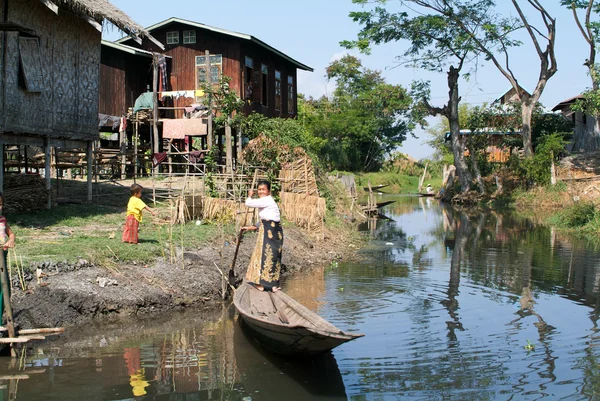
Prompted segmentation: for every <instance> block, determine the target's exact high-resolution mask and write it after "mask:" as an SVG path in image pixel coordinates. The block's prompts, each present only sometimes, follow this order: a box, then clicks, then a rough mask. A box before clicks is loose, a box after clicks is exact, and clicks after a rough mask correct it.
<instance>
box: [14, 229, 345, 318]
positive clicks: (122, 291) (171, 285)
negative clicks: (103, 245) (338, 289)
mask: <svg viewBox="0 0 600 401" xmlns="http://www.w3.org/2000/svg"><path fill="white" fill-rule="evenodd" d="M255 239H256V234H249V235H247V237H246V238H245V239H244V241H243V242H242V244H241V246H240V251H239V255H238V260H237V263H236V266H235V274H236V276H237V277H238V279H241V278H242V277H243V275H244V273H245V270H246V266H247V264H248V261H249V259H250V254H251V252H252V249H253V247H254V242H255ZM132 246H133V245H132ZM354 249H355V247H354V246H353V245H351V244H349V243H348V242H347V241H344V239H343V235H340V233H335V232H329V233H327V234H326V238H325V240H324V241H318V242H315V241H314V240H312V239H311V238H310V237H309V236H308V235H307V234H306V233H305V232H303V231H302V230H300V229H297V228H295V227H286V228H285V245H284V255H283V264H284V266H283V269H282V270H283V277H284V280H285V275H286V274H289V273H293V272H299V271H302V270H304V269H310V268H311V267H313V266H317V265H323V264H327V263H330V262H331V261H332V260H336V259H342V258H347V257H348V256H349V255H352V254H353V252H352V251H353V250H354ZM234 250H235V243H234V239H230V241H229V242H226V243H225V244H223V246H221V244H220V243H219V244H213V245H212V246H207V247H204V248H201V249H197V250H195V251H191V252H186V253H185V255H184V259H183V263H182V261H181V258H177V259H178V262H177V263H174V264H171V263H169V261H168V260H165V259H164V258H159V259H158V260H156V262H155V263H152V264H148V265H142V264H131V265H122V266H117V267H115V268H110V269H109V268H104V267H98V266H94V265H91V264H89V263H88V262H87V261H85V260H80V261H79V262H78V263H75V264H70V265H66V264H60V263H58V264H56V263H53V264H48V263H45V264H41V265H40V267H41V270H42V271H43V273H44V274H43V277H42V278H41V280H40V281H39V282H37V280H36V278H35V277H33V275H31V274H30V275H28V276H27V277H25V279H26V282H25V283H26V285H27V290H26V291H22V290H21V288H20V283H19V279H18V277H17V276H16V275H14V274H13V309H14V314H15V321H16V322H17V323H19V324H20V325H21V327H49V326H71V325H77V324H81V323H84V322H86V321H89V320H90V319H95V320H113V319H116V318H118V317H119V316H130V315H132V314H146V313H156V312H164V311H170V310H176V309H182V308H185V307H188V306H202V305H205V306H211V305H217V304H219V303H220V302H221V274H220V273H219V271H218V269H217V268H216V267H215V263H216V264H217V265H218V266H219V267H220V268H221V269H222V270H223V271H225V273H226V272H227V269H228V268H229V265H230V263H231V260H232V259H233V253H234ZM27 279H28V280H27Z"/></svg>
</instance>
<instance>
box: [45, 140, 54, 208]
mask: <svg viewBox="0 0 600 401" xmlns="http://www.w3.org/2000/svg"><path fill="white" fill-rule="evenodd" d="M44 174H45V177H46V191H48V204H47V205H46V208H47V209H50V208H51V207H52V177H51V172H50V144H49V143H48V138H45V139H44Z"/></svg>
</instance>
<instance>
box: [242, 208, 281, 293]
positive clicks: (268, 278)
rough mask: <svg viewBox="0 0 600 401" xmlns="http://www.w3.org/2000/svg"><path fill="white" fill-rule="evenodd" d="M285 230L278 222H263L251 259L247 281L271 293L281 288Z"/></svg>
mask: <svg viewBox="0 0 600 401" xmlns="http://www.w3.org/2000/svg"><path fill="white" fill-rule="evenodd" d="M282 247H283V230H282V228H281V225H280V224H279V223H278V222H276V221H269V220H261V222H260V226H259V228H258V238H257V239H256V246H255V247H254V251H253V252H252V257H251V258H250V264H249V266H248V271H247V272H246V280H247V281H248V282H250V283H253V284H260V285H262V286H263V287H264V288H265V290H267V291H271V290H272V289H273V287H279V275H280V273H281V248H282Z"/></svg>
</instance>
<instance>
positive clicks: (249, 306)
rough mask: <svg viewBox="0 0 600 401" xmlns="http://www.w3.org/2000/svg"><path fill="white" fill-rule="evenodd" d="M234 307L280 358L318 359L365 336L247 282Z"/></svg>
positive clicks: (238, 293) (241, 289) (237, 292)
mask: <svg viewBox="0 0 600 401" xmlns="http://www.w3.org/2000/svg"><path fill="white" fill-rule="evenodd" d="M233 303H234V304H235V307H236V309H237V310H238V312H239V314H240V317H241V319H242V320H243V321H244V323H246V324H247V325H248V328H249V329H250V330H251V331H252V332H253V335H254V337H255V338H256V340H257V341H258V342H259V343H260V344H261V345H262V346H263V347H265V348H266V349H268V350H270V351H272V352H275V353H278V354H283V355H300V356H310V355H317V354H320V353H323V352H326V351H329V350H331V349H333V348H335V347H337V346H338V345H341V344H343V343H345V342H348V341H351V340H354V339H355V338H359V337H362V336H364V334H351V333H344V332H343V331H341V330H340V329H338V328H337V327H335V326H334V325H332V324H331V323H329V322H328V321H326V320H325V319H323V318H322V317H320V316H319V315H317V314H316V313H314V312H313V311H311V310H310V309H308V308H307V307H305V306H304V305H302V304H300V303H299V302H297V301H296V300H294V299H293V298H292V297H290V296H289V295H287V294H285V293H284V292H283V291H277V292H265V291H259V290H257V289H256V288H254V287H253V286H252V285H250V284H248V283H246V282H244V283H242V285H241V286H240V287H239V288H238V289H237V290H235V294H234V296H233Z"/></svg>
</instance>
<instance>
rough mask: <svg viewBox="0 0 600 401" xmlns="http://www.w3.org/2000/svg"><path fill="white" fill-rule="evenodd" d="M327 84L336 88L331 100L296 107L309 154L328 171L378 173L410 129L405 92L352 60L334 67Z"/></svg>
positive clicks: (347, 58)
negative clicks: (317, 158) (305, 133)
mask: <svg viewBox="0 0 600 401" xmlns="http://www.w3.org/2000/svg"><path fill="white" fill-rule="evenodd" d="M327 78H328V79H329V80H334V81H335V82H336V84H337V87H336V90H335V91H334V93H333V96H332V97H329V98H328V97H321V98H320V99H312V98H310V99H308V100H306V101H303V102H301V103H302V104H301V107H299V110H300V116H299V118H300V120H301V121H302V124H303V126H304V127H305V129H306V130H307V133H308V134H309V136H308V137H306V140H307V143H308V146H309V149H310V150H311V151H312V152H313V153H315V154H317V155H318V157H319V159H320V161H321V163H322V164H323V165H324V166H325V167H327V168H329V169H336V170H345V171H362V170H365V171H372V170H376V169H378V168H379V167H380V166H381V164H382V163H383V160H384V157H385V154H386V153H388V152H390V151H391V150H393V149H394V148H396V147H397V146H399V145H400V144H401V143H402V142H403V141H404V139H405V138H406V134H407V133H408V131H409V130H410V129H411V128H412V125H411V124H410V122H409V119H408V118H407V114H408V111H409V108H410V104H411V99H410V97H409V96H408V93H407V91H406V90H405V89H404V88H402V87H401V86H399V85H391V84H388V83H386V82H385V80H384V79H383V77H382V76H381V73H380V72H379V71H373V70H370V69H368V68H365V67H364V66H363V65H362V63H361V61H360V60H359V59H358V58H356V57H354V56H350V55H346V56H344V57H343V58H341V59H340V60H336V61H334V62H332V63H331V64H330V65H329V67H328V68H327Z"/></svg>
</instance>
